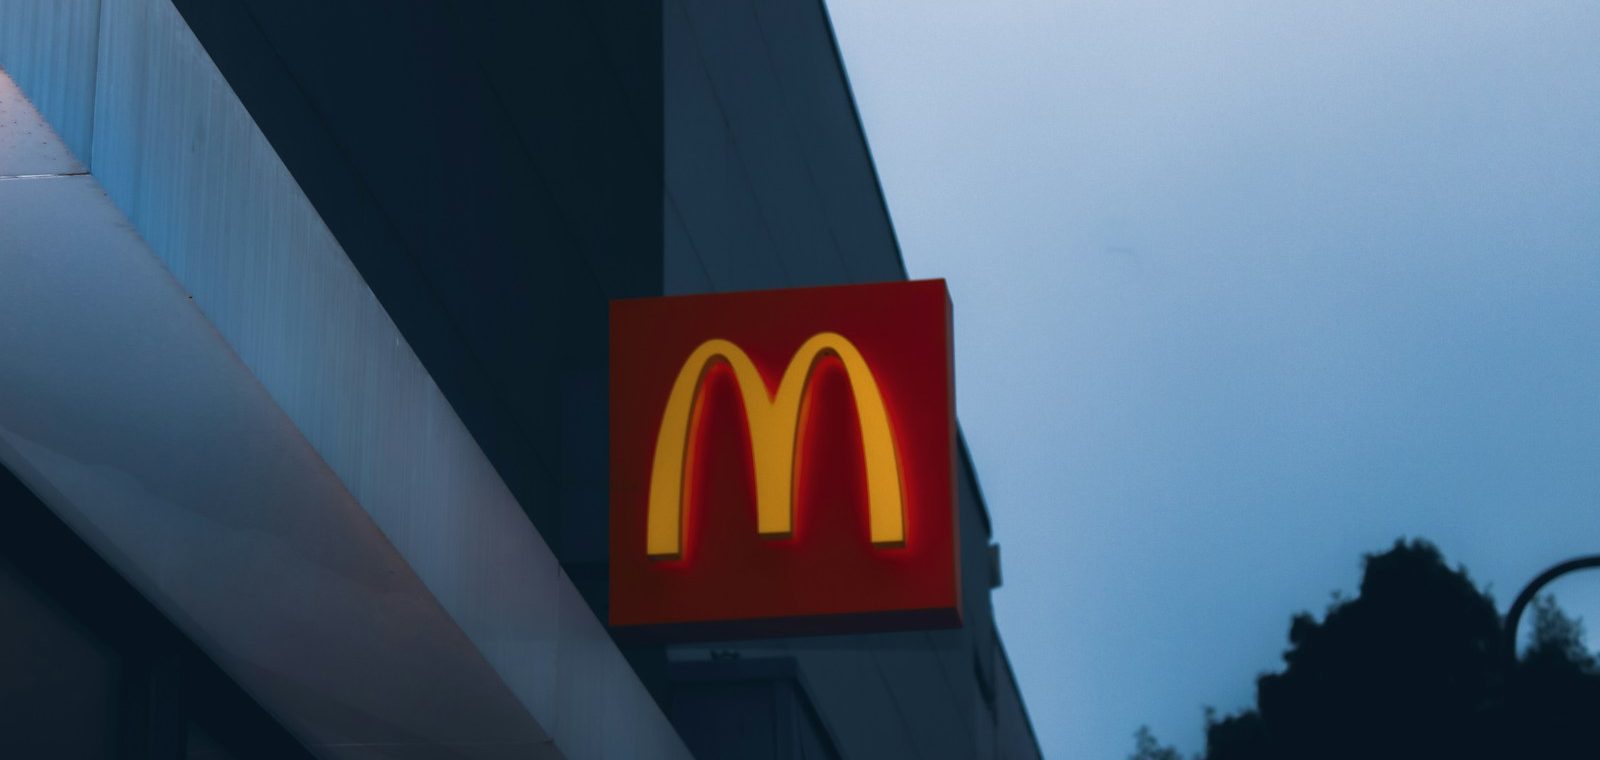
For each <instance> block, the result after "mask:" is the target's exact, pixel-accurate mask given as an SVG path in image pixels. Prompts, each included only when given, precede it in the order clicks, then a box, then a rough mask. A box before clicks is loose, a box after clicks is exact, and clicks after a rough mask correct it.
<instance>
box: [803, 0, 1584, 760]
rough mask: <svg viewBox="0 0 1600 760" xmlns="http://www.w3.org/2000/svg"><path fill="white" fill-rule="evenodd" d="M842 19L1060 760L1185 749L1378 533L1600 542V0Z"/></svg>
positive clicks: (1111, 0)
mask: <svg viewBox="0 0 1600 760" xmlns="http://www.w3.org/2000/svg"><path fill="white" fill-rule="evenodd" d="M828 5H829V8H830V11H831V13H832V15H833V20H834V25H835V28H836V31H837V34H838V37H839V40H840V45H841V48H842V51H843V54H844V58H845V61H846V64H847V66H848V69H849V72H850V77H851V80H852V84H853V86H854V89H855V95H856V99H857V102H858V105H859V107H860V110H861V113H862V118H863V121H864V123H865V125H866V130H867V134H868V138H869V139H870V141H871V144H872V150H873V153H874V156H875V158H876V161H877V165H878V170H879V172H880V174H881V177H882V180H883V185H884V189H885V193H886V196H887V199H888V203H889V208H890V211H891V213H892V214H893V216H894V220H895V224H896V227H897V229H898V232H899V235H900V241H901V245H902V247H903V249H904V252H905V257H906V262H907V265H908V267H909V268H910V271H911V274H912V276H914V277H945V278H947V279H948V280H949V281H950V289H951V292H952V296H953V298H954V301H955V308H956V346H957V371H958V410H959V414H960V416H961V420H962V424H963V427H964V429H965V431H966V435H967V438H968V440H969V442H970V443H971V444H972V449H973V455H974V458H975V459H976V462H977V464H978V468H979V472H980V475H981V477H982V480H983V486H984V489H985V492H986V494H987V496H988V500H989V505H990V508H991V510H992V512H993V513H994V521H995V528H996V533H997V537H998V540H999V542H1000V543H1001V545H1002V547H1003V551H1004V558H1005V573H1006V576H1005V580H1006V583H1005V586H1004V588H1002V589H1000V590H999V591H998V592H997V594H996V605H997V608H998V614H999V618H1000V626H1001V629H1002V632H1003V634H1004V636H1005V640H1006V642H1007V645H1008V648H1009V650H1010V655H1011V658H1012V662H1013V663H1014V665H1015V666H1016V668H1017V670H1018V672H1019V678H1020V680H1021V685H1022V689H1023V692H1024V695H1025V696H1026V698H1027V701H1028V705H1029V709H1030V712H1031V713H1032V717H1033V721H1034V724H1035V726H1036V728H1037V730H1038V733H1039V737H1040V740H1041V742H1042V744H1043V746H1044V748H1045V751H1046V753H1047V755H1048V756H1050V757H1055V758H1079V757H1081V758H1121V757H1124V756H1126V754H1127V753H1128V752H1129V751H1130V750H1131V748H1132V744H1133V743H1132V739H1131V735H1132V733H1133V731H1134V730H1135V729H1136V728H1137V727H1138V726H1139V725H1140V724H1149V725H1150V726H1151V727H1152V728H1153V729H1154V730H1155V731H1156V733H1157V735H1158V736H1159V737H1161V738H1162V739H1163V740H1165V741H1169V742H1173V743H1176V744H1177V745H1178V746H1179V747H1180V748H1181V749H1183V750H1186V751H1195V750H1198V749H1200V748H1201V746H1202V741H1203V736H1202V719H1201V710H1202V707H1203V706H1204V705H1214V706H1216V707H1217V708H1219V709H1221V710H1223V711H1231V710H1234V709H1237V708H1239V707H1242V706H1244V705H1246V704H1248V703H1249V702H1250V700H1251V699H1252V697H1253V694H1254V677H1255V676H1256V674H1257V673H1259V672H1261V671H1263V670H1267V669H1273V668H1276V667H1278V666H1279V664H1280V662H1281V661H1280V659H1279V655H1280V653H1281V651H1282V649H1283V647H1284V645H1285V643H1286V632H1287V627H1288V621H1289V617H1290V615H1291V613H1294V612H1296V611H1299V610H1313V611H1317V612H1320V611H1321V610H1322V609H1323V608H1324V607H1325V606H1326V604H1327V602H1328V600H1329V595H1330V593H1331V592H1333V591H1335V590H1342V591H1344V592H1346V593H1347V594H1348V593H1353V592H1354V589H1355V586H1356V583H1357V581H1358V579H1359V576H1360V565H1359V557H1360V555H1361V554H1362V553H1364V552H1369V551H1374V550H1380V549H1384V548H1386V547H1387V546H1389V545H1390V544H1391V543H1392V542H1393V541H1394V540H1395V539H1396V538H1397V537H1400V536H1423V537H1427V538H1429V539H1431V540H1433V541H1434V542H1436V543H1437V544H1438V545H1439V546H1440V548H1441V549H1442V550H1443V551H1444V552H1445V554H1446V555H1447V557H1448V558H1449V559H1450V560H1451V561H1452V562H1459V563H1464V564H1465V565H1466V566H1467V567H1468V568H1469V569H1470V570H1471V572H1472V574H1473V576H1474V577H1475V579H1477V580H1478V581H1479V582H1480V584H1488V585H1490V586H1491V588H1492V590H1493V591H1494V593H1495V596H1496V598H1497V600H1498V601H1499V603H1500V604H1501V607H1502V609H1504V606H1505V605H1506V604H1507V603H1508V602H1509V599H1510V597H1511V596H1513V595H1515V593H1516V591H1517V589H1519V588H1520V587H1521V586H1522V584H1524V583H1525V582H1526V581H1528V580H1529V579H1531V578H1532V577H1533V576H1534V575H1535V574H1537V573H1538V572H1539V571H1540V570H1541V569H1543V568H1544V567H1545V566H1548V565H1550V564H1552V563H1554V562H1556V561H1558V560H1561V559H1564V558H1566V557H1568V556H1571V555H1575V554H1579V553H1585V552H1595V551H1600V3H1595V2H1592V0H1590V1H1586V2H1544V1H1543V0H1532V1H1527V0H1519V1H1518V2H1493V3H1488V2H1462V1H1460V0H1452V1H1450V2H1395V1H1394V0H1386V1H1368V0H1360V1H1355V0H1339V1H1338V2H1333V1H1323V2H1282V0H1261V1H1259V2H1232V3H1216V2H1184V3H1154V2H1131V1H1128V0H1121V1H1115V0H1092V1H1082V2H1077V1H1070V0H1028V1H1026V2H1024V1H1021V0H916V1H915V2H911V1H909V0H899V1H895V2H891V1H890V0H828ZM1554 590H1555V591H1556V592H1557V594H1558V596H1559V597H1560V598H1561V600H1562V602H1563V604H1564V606H1566V607H1567V608H1568V609H1569V610H1572V611H1574V612H1578V613H1580V614H1583V615H1584V616H1585V617H1586V618H1587V619H1588V620H1589V621H1590V622H1591V626H1592V627H1594V626H1600V577H1594V578H1585V577H1583V576H1574V577H1573V578H1571V579H1569V580H1565V581H1562V582H1560V583H1558V585H1557V586H1556V587H1555V588H1554ZM1595 638H1596V637H1594V636H1591V643H1594V639H1595Z"/></svg>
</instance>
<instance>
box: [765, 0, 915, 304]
mask: <svg viewBox="0 0 1600 760" xmlns="http://www.w3.org/2000/svg"><path fill="white" fill-rule="evenodd" d="M749 8H750V15H751V16H753V17H755V20H756V23H755V27H756V34H757V35H759V36H760V38H761V51H762V52H763V53H765V54H766V56H767V65H768V66H769V67H770V68H771V69H772V77H773V79H776V80H777V82H778V88H779V90H780V97H779V98H778V101H779V102H780V103H781V104H782V108H783V111H784V113H786V114H788V115H789V119H788V126H789V131H790V134H791V136H792V137H793V138H794V141H795V145H796V146H797V147H798V152H799V154H800V163H801V164H802V165H803V166H805V168H806V182H807V183H808V184H809V185H810V186H811V192H812V194H813V195H816V196H817V198H818V199H819V200H820V199H821V198H822V188H821V187H820V186H819V185H818V184H817V176H816V168H815V167H814V166H813V165H812V164H813V162H814V159H813V157H812V156H811V152H810V151H808V150H806V144H805V141H804V140H801V139H800V137H799V135H798V134H795V127H794V125H795V124H797V123H798V122H799V119H798V118H797V117H796V116H795V114H794V110H793V108H792V99H791V98H790V88H789V87H788V86H786V85H785V84H784V81H783V72H782V70H781V69H779V68H778V65H777V63H776V61H774V60H773V58H772V44H771V42H770V41H769V40H768V39H767V30H766V27H765V25H763V24H762V23H761V18H760V17H761V11H760V10H759V9H758V8H757V7H756V6H755V5H754V4H751V5H750V6H749ZM829 33H830V34H831V33H832V29H831V28H830V29H829ZM845 87H846V90H848V89H849V83H848V82H847V83H846V84H845ZM862 138H863V139H865V135H864V134H863V136H862ZM868 153H869V155H870V150H869V151H868ZM874 180H876V176H874ZM823 213H824V215H826V214H827V211H826V207H824V211H823ZM833 221H834V220H833V219H831V218H829V219H828V239H829V240H830V241H832V242H833V251H834V254H835V255H836V256H837V257H838V258H839V265H840V266H841V267H843V268H844V271H845V275H846V277H848V278H849V281H850V282H859V280H858V279H857V275H856V274H855V273H854V272H853V271H851V269H850V260H849V258H848V257H846V256H845V255H844V251H842V250H840V249H839V247H838V238H837V237H836V236H835V235H834V224H833ZM884 221H885V223H888V219H887V218H886V219H885V220H884ZM890 227H891V238H890V239H891V240H893V237H892V234H893V230H892V227H893V225H890ZM895 255H896V256H899V246H898V244H896V246H895ZM901 269H902V271H903V270H904V269H905V267H904V265H902V266H901Z"/></svg>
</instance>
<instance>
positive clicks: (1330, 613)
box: [1141, 540, 1600, 760]
mask: <svg viewBox="0 0 1600 760" xmlns="http://www.w3.org/2000/svg"><path fill="white" fill-rule="evenodd" d="M1533 612H1534V614H1533V643H1532V645H1531V646H1530V647H1529V648H1528V649H1527V651H1526V653H1525V654H1524V655H1523V656H1522V658H1521V659H1520V660H1519V661H1518V662H1517V663H1516V664H1515V665H1514V666H1508V663H1506V662H1504V661H1503V660H1501V659H1500V658H1499V657H1498V656H1497V653H1499V652H1500V651H1502V650H1501V649H1500V644H1501V636H1502V635H1503V633H1502V626H1501V619H1500V615H1499V614H1498V612H1497V611H1496V610H1495V606H1494V601H1493V599H1492V598H1490V597H1489V596H1488V595H1487V594H1485V593H1484V592H1482V591H1480V590H1479V589H1478V588H1477V587H1476V586H1475V585H1474V584H1473V583H1472V580H1471V578H1470V577H1469V576H1468V575H1467V572H1466V569H1465V568H1459V567H1458V568H1456V569H1451V568H1450V567H1449V566H1448V565H1446V564H1445V562H1444V558H1443V557H1442V556H1441V555H1440V553H1439V550H1438V549H1436V548H1434V547H1433V546H1432V545H1431V544H1429V543H1427V542H1425V541H1420V540H1419V541H1412V542H1410V543H1406V542H1403V541H1397V542H1396V543H1395V545H1394V546H1393V547H1392V548H1391V549H1389V550H1388V551H1386V552H1383V553H1379V554H1369V555H1367V556H1366V558H1365V572H1364V574H1363V577H1362V581H1361V588H1360V594H1359V595H1358V596H1356V597H1355V598H1353V599H1337V600H1336V601H1335V602H1334V603H1333V605H1331V606H1330V607H1329V608H1328V610H1327V612H1326V614H1325V615H1324V616H1323V618H1322V620H1321V621H1320V622H1319V621H1317V620H1316V619H1315V618H1313V617H1312V616H1311V615H1309V614H1304V613H1302V614H1300V615H1296V616H1294V618H1293V620H1292V621H1291V623H1290V626H1289V649H1288V650H1287V651H1285V652H1284V662H1285V668H1284V669H1283V671H1282V672H1278V673H1269V674H1266V675H1263V676H1261V677H1260V678H1259V679H1258V680H1257V682H1256V706H1255V708H1254V709H1250V710H1245V711H1243V712H1240V713H1237V714H1234V715H1231V716H1227V717H1224V718H1221V719H1217V718H1216V717H1215V716H1213V715H1210V714H1208V716H1207V721H1206V751H1205V754H1204V756H1203V757H1204V758H1206V760H1265V759H1267V758H1304V759H1305V760H1321V759H1322V758H1373V759H1374V760H1382V759H1384V758H1408V759H1416V758H1436V757H1437V758H1468V759H1470V758H1507V757H1600V735H1596V732H1595V730H1594V729H1595V727H1596V726H1600V663H1597V662H1596V660H1595V657H1594V655H1593V654H1592V653H1590V652H1589V650H1588V649H1587V648H1585V646H1584V644H1583V626H1582V624H1581V623H1580V622H1579V621H1576V620H1573V619H1571V618H1568V617H1567V616H1566V615H1564V614H1563V613H1562V612H1561V610H1560V609H1559V608H1558V607H1557V606H1556V604H1555V602H1554V600H1553V599H1551V598H1549V597H1545V598H1543V599H1541V600H1539V602H1538V603H1536V604H1535V606H1534V608H1533ZM1145 738H1148V742H1144V745H1148V746H1150V747H1159V745H1158V744H1157V743H1156V741H1155V739H1154V737H1141V741H1143V739H1145ZM1144 745H1141V746H1144Z"/></svg>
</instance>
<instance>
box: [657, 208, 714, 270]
mask: <svg viewBox="0 0 1600 760" xmlns="http://www.w3.org/2000/svg"><path fill="white" fill-rule="evenodd" d="M661 195H662V197H663V198H664V199H665V200H666V204H665V205H666V206H667V208H669V209H670V210H671V211H670V213H671V214H672V216H673V217H674V218H676V219H677V220H678V227H679V228H681V229H682V230H683V236H684V237H685V238H687V239H688V241H689V252H690V253H692V254H694V263H695V266H697V267H699V268H700V271H701V272H702V273H704V274H705V276H706V282H709V283H711V287H712V288H713V289H715V288H716V287H717V281H716V278H714V277H712V276H711V269H710V268H708V267H707V266H706V261H705V259H704V258H703V257H702V256H701V255H700V245H699V244H698V243H696V242H695V240H694V232H693V231H692V230H690V229H689V223H688V222H686V221H684V218H683V212H682V211H680V210H678V201H677V199H676V198H675V197H673V195H672V191H671V190H670V189H666V188H663V189H662V191H661ZM665 261H666V257H665V256H662V262H663V263H665Z"/></svg>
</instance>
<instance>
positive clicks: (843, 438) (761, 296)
mask: <svg viewBox="0 0 1600 760" xmlns="http://www.w3.org/2000/svg"><path fill="white" fill-rule="evenodd" d="M954 460H955V408H954V385H953V379H952V365H951V337H950V300H949V295H948V294H947V292H946V290H945V286H944V282H943V281H942V280H926V281H917V282H899V283H887V284H880V285H850V286H840V287H822V288H798V289H791V290H773V291H758V292H748V293H728V294H716V295H703V296H676V297H667V298H647V299H636V300H626V301H616V302H613V303H612V306H611V609H610V620H611V624H612V625H613V626H615V627H617V628H618V629H626V630H630V631H640V632H645V633H647V634H650V635H656V636H662V637H668V638H671V637H678V638H725V637H746V636H759V635H798V634H807V633H842V632H857V631H866V630H890V629H905V628H912V627H917V628H929V627H951V626H957V625H960V622H961V617H960V608H961V593H960V557H959V547H958V543H959V542H958V536H959V533H958V531H957V526H956V510H955V483H954V477H955V461H954Z"/></svg>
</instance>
